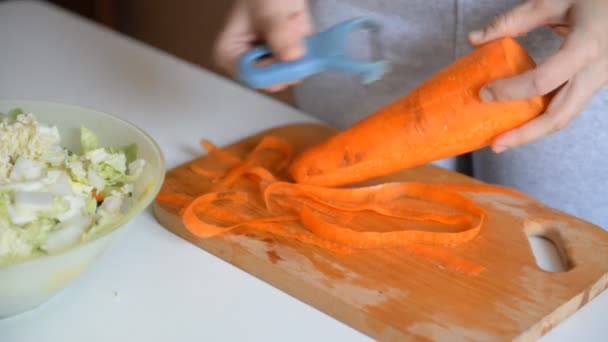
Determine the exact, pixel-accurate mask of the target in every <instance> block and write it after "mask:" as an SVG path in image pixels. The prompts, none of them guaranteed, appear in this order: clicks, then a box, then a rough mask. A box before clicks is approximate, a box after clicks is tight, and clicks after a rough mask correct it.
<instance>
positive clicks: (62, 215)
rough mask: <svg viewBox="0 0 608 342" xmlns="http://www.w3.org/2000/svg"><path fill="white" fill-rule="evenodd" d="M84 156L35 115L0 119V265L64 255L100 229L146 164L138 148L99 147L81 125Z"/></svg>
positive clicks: (18, 113)
mask: <svg viewBox="0 0 608 342" xmlns="http://www.w3.org/2000/svg"><path fill="white" fill-rule="evenodd" d="M80 143H81V149H82V154H76V153H73V152H72V151H69V150H68V149H66V148H64V147H63V146H61V140H60V136H59V131H58V129H57V127H55V126H46V125H43V124H41V123H39V122H38V121H37V120H36V118H35V116H34V115H33V114H32V113H27V112H25V111H23V110H22V109H19V108H17V109H13V110H11V111H9V112H8V113H7V114H6V115H4V114H0V266H2V265H6V264H10V263H14V262H17V261H20V260H24V259H27V258H30V257H32V256H34V255H38V254H45V253H51V252H57V251H61V250H63V249H66V248H69V247H70V246H73V245H74V244H77V243H79V242H81V241H83V240H86V239H87V238H89V237H92V236H94V235H96V234H98V233H100V232H103V230H104V229H106V228H107V227H110V226H112V224H113V223H114V222H116V221H117V220H119V219H120V217H121V216H122V215H124V212H123V209H124V205H123V204H124V203H126V201H125V200H126V199H128V198H129V197H130V196H131V194H132V192H133V184H134V182H136V181H137V179H138V177H139V176H140V175H141V173H142V172H143V169H144V167H145V165H146V163H145V161H144V160H142V159H137V146H136V145H135V144H131V145H128V146H124V147H101V146H99V140H98V138H97V136H96V135H95V133H94V132H93V131H92V130H90V129H88V128H87V127H84V126H82V127H81V130H80Z"/></svg>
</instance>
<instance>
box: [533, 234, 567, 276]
mask: <svg viewBox="0 0 608 342" xmlns="http://www.w3.org/2000/svg"><path fill="white" fill-rule="evenodd" d="M528 242H529V243H530V248H531V249H532V253H533V254H534V259H535V260H536V265H537V266H538V267H539V268H540V269H542V270H543V271H546V272H566V271H568V263H567V258H566V256H565V255H564V254H563V252H562V251H563V248H561V246H558V245H557V244H556V243H555V241H554V240H552V239H550V238H548V237H546V236H542V235H528Z"/></svg>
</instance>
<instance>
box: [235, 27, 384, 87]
mask: <svg viewBox="0 0 608 342" xmlns="http://www.w3.org/2000/svg"><path fill="white" fill-rule="evenodd" d="M379 27H380V24H379V23H378V22H376V21H375V20H373V19H371V18H367V17H358V18H353V19H350V20H347V21H344V22H341V23H339V24H337V25H334V26H333V27H331V28H329V29H327V30H325V31H323V32H321V33H318V34H316V35H313V36H310V37H308V38H306V39H305V40H304V42H305V44H306V53H305V55H304V56H303V57H301V58H299V59H297V60H294V61H288V62H274V63H272V64H270V65H266V66H258V65H257V62H258V61H259V60H260V59H262V58H264V57H270V56H271V55H272V52H271V51H270V48H269V47H268V46H266V45H260V46H256V47H254V48H253V49H251V50H249V51H247V52H246V53H245V54H243V56H242V57H241V58H240V59H239V63H238V78H239V79H240V81H242V82H243V83H244V84H246V85H247V86H249V87H252V88H266V87H270V86H273V85H276V84H281V83H286V82H290V81H296V80H301V79H304V78H306V77H309V76H312V75H314V74H317V73H320V72H322V71H325V70H338V71H343V72H348V73H351V74H355V75H358V76H359V77H360V78H361V80H362V82H363V83H370V82H373V81H375V80H378V79H379V78H380V77H381V76H382V75H383V74H384V73H385V72H386V70H387V69H388V63H387V62H385V61H360V60H355V59H353V58H351V57H349V56H347V55H346V41H347V38H348V37H347V36H348V34H349V33H350V32H352V31H354V30H356V29H360V28H363V29H371V30H376V29H378V28H379Z"/></svg>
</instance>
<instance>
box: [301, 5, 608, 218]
mask: <svg viewBox="0 0 608 342" xmlns="http://www.w3.org/2000/svg"><path fill="white" fill-rule="evenodd" d="M517 3H519V1H514V0H502V1H497V0H424V1H423V0H409V1H398V0H318V1H314V0H313V1H311V9H312V13H313V17H314V20H315V22H316V25H317V29H318V30H322V29H325V28H327V27H329V26H331V25H333V24H335V23H338V22H340V21H343V20H346V19H349V18H352V17H355V16H362V15H365V16H371V17H374V18H377V19H378V20H380V21H381V22H382V25H383V30H382V32H380V34H379V36H378V37H377V38H379V39H378V41H379V42H381V44H382V49H381V51H380V52H378V51H373V52H372V51H370V44H369V37H368V36H367V34H366V33H365V32H359V33H356V34H354V35H353V36H352V39H351V40H350V42H349V47H350V50H351V51H352V53H353V54H355V55H357V56H361V57H372V56H376V55H377V54H378V53H381V55H382V58H384V59H388V60H389V61H390V62H391V64H392V71H391V72H390V73H389V74H387V75H386V76H385V77H384V78H383V79H382V80H381V81H378V82H376V83H373V84H371V85H361V84H360V83H358V82H356V80H355V79H354V78H353V77H352V76H350V75H344V74H337V73H324V74H320V75H317V76H314V77H311V78H309V79H308V80H306V81H305V82H303V83H302V84H300V85H299V86H297V87H296V89H295V93H296V101H297V104H298V105H299V107H300V108H301V109H303V110H304V111H305V112H307V113H310V114H312V115H314V116H317V117H319V118H321V119H322V120H324V121H326V122H328V123H330V124H332V125H334V126H336V127H339V128H344V127H347V126H349V125H351V124H353V123H354V122H356V121H358V120H360V119H361V118H363V117H365V116H366V115H368V114H369V113H371V112H373V111H374V110H375V109H377V108H379V107H381V106H383V105H385V104H388V103H390V102H391V101H393V100H395V99H396V98H398V97H400V96H402V95H403V94H405V93H407V92H409V91H411V90H412V89H414V88H415V87H416V86H418V85H419V84H420V83H422V82H423V81H425V80H426V79H428V78H429V77H431V76H432V75H433V74H434V73H435V72H437V71H438V70H440V69H441V68H443V67H445V66H447V65H448V64H450V63H451V62H452V61H453V60H454V59H456V58H457V57H459V56H462V55H463V54H466V53H467V52H469V51H470V50H471V47H470V45H469V44H468V42H467V34H468V32H470V31H471V30H474V29H478V28H482V27H483V26H484V25H485V24H486V23H488V22H489V21H490V20H491V19H492V17H494V16H495V15H497V14H499V13H501V12H502V11H504V10H506V9H508V8H510V7H512V6H514V5H516V4H517ZM519 40H520V41H521V42H522V43H523V44H524V45H525V46H526V48H527V49H528V51H530V53H531V55H532V57H533V58H534V59H535V60H536V61H537V62H540V61H542V60H543V59H544V58H546V57H547V56H548V55H550V54H551V53H553V52H554V51H555V50H556V49H557V48H558V47H559V45H560V43H561V40H560V38H559V37H557V36H556V35H555V34H553V33H552V32H551V31H550V30H548V29H539V30H536V31H534V32H532V33H530V34H529V35H528V36H526V37H523V38H521V39H519ZM607 95H608V90H607V89H604V90H603V91H602V92H601V93H599V94H598V95H597V96H596V97H595V98H594V99H593V101H592V102H591V104H590V105H589V106H588V107H587V108H586V109H585V111H584V112H583V113H582V114H581V115H580V116H579V117H578V118H577V119H576V120H575V121H574V122H573V123H572V124H571V125H570V126H569V127H567V128H566V129H564V130H562V131H560V132H558V133H556V134H553V135H551V136H548V137H546V138H544V139H541V140H540V141H537V142H534V143H531V144H528V145H526V146H523V147H519V148H516V149H513V150H510V151H507V152H505V153H503V154H500V155H496V154H493V153H492V152H491V151H489V150H487V149H486V150H482V151H478V152H475V153H473V154H472V157H470V158H463V157H461V158H460V160H457V159H456V158H452V159H447V160H441V161H438V162H436V163H435V164H437V165H440V166H443V167H446V168H450V169H456V170H459V171H464V170H470V171H471V172H472V173H473V176H475V177H477V178H479V179H481V180H483V181H486V182H489V183H496V184H503V185H507V186H511V187H514V188H517V189H520V190H522V191H524V192H526V193H528V194H530V195H532V196H534V197H536V198H538V199H539V200H541V201H543V202H544V203H545V204H547V205H549V206H552V207H555V208H557V209H560V210H563V211H565V212H568V213H570V214H572V215H576V216H578V217H581V218H583V219H585V220H587V221H590V222H592V223H595V224H598V225H600V226H602V227H604V228H605V229H608V194H607V192H608V186H607V184H608V159H607V157H608V113H607V112H608V96H607ZM463 166H464V168H462V167H463Z"/></svg>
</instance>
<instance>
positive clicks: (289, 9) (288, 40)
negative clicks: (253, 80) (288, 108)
mask: <svg viewBox="0 0 608 342" xmlns="http://www.w3.org/2000/svg"><path fill="white" fill-rule="evenodd" d="M311 31H312V24H311V20H310V14H309V11H308V1H307V0H238V1H236V3H235V5H234V7H233V9H232V12H231V14H230V17H229V19H228V23H227V24H226V26H225V27H224V30H223V32H222V33H221V34H220V36H219V38H218V41H217V43H216V46H215V60H216V63H217V64H218V65H219V66H220V67H222V68H223V69H224V70H226V71H227V72H228V73H230V74H232V75H233V76H234V72H235V68H236V65H237V61H238V58H239V57H240V56H241V55H242V54H243V53H245V52H246V51H248V50H249V49H251V48H252V47H253V46H254V45H257V44H261V43H264V44H268V45H269V46H270V49H271V50H272V53H273V57H274V58H277V59H279V60H282V61H289V60H294V59H298V58H300V57H302V56H303V55H304V53H305V44H304V38H305V37H306V36H308V35H310V33H311ZM289 85H291V84H279V85H276V86H273V87H270V88H268V89H266V90H267V91H270V92H275V91H280V90H282V89H285V88H286V87H288V86H289Z"/></svg>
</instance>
